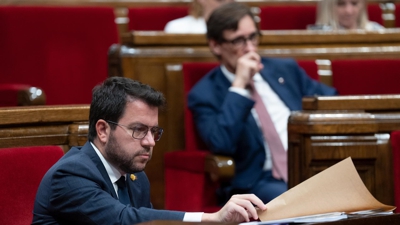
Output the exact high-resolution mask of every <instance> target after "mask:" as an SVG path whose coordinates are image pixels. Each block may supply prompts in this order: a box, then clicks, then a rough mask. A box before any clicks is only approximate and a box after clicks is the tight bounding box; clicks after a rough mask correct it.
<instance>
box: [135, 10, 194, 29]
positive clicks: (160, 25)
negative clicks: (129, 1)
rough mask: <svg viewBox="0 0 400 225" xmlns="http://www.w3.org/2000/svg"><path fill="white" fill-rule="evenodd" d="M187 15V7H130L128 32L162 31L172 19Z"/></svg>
mask: <svg viewBox="0 0 400 225" xmlns="http://www.w3.org/2000/svg"><path fill="white" fill-rule="evenodd" d="M187 15H188V7H184V6H174V7H134V8H133V7H132V8H128V18H129V23H128V28H129V30H142V31H146V30H156V31H163V30H164V27H165V25H166V24H167V23H168V22H169V21H171V20H174V19H178V18H181V17H184V16H187Z"/></svg>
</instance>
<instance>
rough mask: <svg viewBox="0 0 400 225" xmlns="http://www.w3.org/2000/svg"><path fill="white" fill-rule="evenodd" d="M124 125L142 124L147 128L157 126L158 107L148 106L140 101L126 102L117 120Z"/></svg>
mask: <svg viewBox="0 0 400 225" xmlns="http://www.w3.org/2000/svg"><path fill="white" fill-rule="evenodd" d="M119 122H121V123H124V124H131V123H143V124H145V125H148V126H155V125H157V124H158V107H155V106H150V105H148V104H147V103H145V102H144V101H142V100H133V101H127V103H126V106H125V110H124V112H123V114H122V116H121V118H120V120H119Z"/></svg>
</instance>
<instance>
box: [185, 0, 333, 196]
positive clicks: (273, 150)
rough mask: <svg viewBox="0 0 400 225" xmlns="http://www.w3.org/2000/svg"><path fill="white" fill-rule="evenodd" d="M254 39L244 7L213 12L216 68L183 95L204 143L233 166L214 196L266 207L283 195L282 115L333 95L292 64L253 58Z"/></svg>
mask: <svg viewBox="0 0 400 225" xmlns="http://www.w3.org/2000/svg"><path fill="white" fill-rule="evenodd" d="M271 22H272V21H271ZM259 36H260V32H259V30H258V28H257V26H256V23H255V21H254V17H253V15H252V13H251V11H250V10H249V8H248V7H246V6H244V5H243V4H240V3H237V2H233V3H228V4H225V5H223V6H221V7H219V8H217V9H216V10H215V11H214V12H213V13H212V14H211V16H210V18H209V20H208V21H207V38H208V44H209V47H210V50H211V51H212V53H213V54H214V55H215V56H216V57H217V58H218V60H219V61H220V62H221V66H219V67H217V68H215V69H213V70H212V71H210V72H209V73H208V74H207V75H206V76H205V77H204V78H202V79H201V80H200V81H199V82H198V83H197V84H196V85H195V86H194V87H193V89H192V90H191V91H190V93H189V95H188V106H189V108H190V110H191V111H192V113H193V117H194V121H195V123H196V127H197V130H198V131H199V134H200V136H201V138H202V139H203V140H204V142H205V144H206V145H207V146H208V147H209V149H210V150H211V151H212V152H213V153H215V154H219V155H226V156H230V157H233V159H234V161H235V176H234V178H233V179H232V181H231V182H229V183H227V184H223V186H222V188H221V189H220V192H219V194H220V197H221V201H223V202H224V201H226V200H227V199H228V198H229V196H231V195H232V194H237V193H254V194H255V195H256V196H258V197H259V198H260V199H261V200H262V201H263V202H264V203H267V202H269V201H270V200H272V199H273V198H275V197H277V196H278V195H280V194H281V193H283V192H284V191H286V190H287V156H286V151H287V148H288V146H287V143H288V140H287V122H288V117H289V115H290V112H291V111H293V110H301V105H302V97H304V96H311V95H335V94H336V90H335V89H333V88H331V87H328V86H326V85H323V84H321V83H319V82H316V81H314V80H312V79H310V77H309V76H308V75H307V74H306V73H305V72H304V70H302V69H301V68H300V67H299V66H298V64H297V63H296V62H295V60H293V59H274V58H263V57H260V55H259V54H258V53H257V45H258V41H259ZM256 99H259V100H258V101H256ZM256 103H257V104H256ZM260 105H261V107H259V106H260ZM260 110H261V111H260Z"/></svg>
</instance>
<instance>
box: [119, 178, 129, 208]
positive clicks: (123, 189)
mask: <svg viewBox="0 0 400 225" xmlns="http://www.w3.org/2000/svg"><path fill="white" fill-rule="evenodd" d="M116 183H117V186H118V198H119V201H120V202H121V203H122V204H124V205H129V204H130V200H129V194H128V187H127V186H126V181H125V177H124V176H121V177H120V178H119V180H117V182H116Z"/></svg>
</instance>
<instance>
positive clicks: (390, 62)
mask: <svg viewBox="0 0 400 225" xmlns="http://www.w3.org/2000/svg"><path fill="white" fill-rule="evenodd" d="M331 68H332V84H333V86H334V87H335V88H336V89H337V90H338V92H339V94H341V95H366V94H370V95H373V94H400V86H399V84H398V80H399V77H400V60H399V59H346V60H332V61H331Z"/></svg>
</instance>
